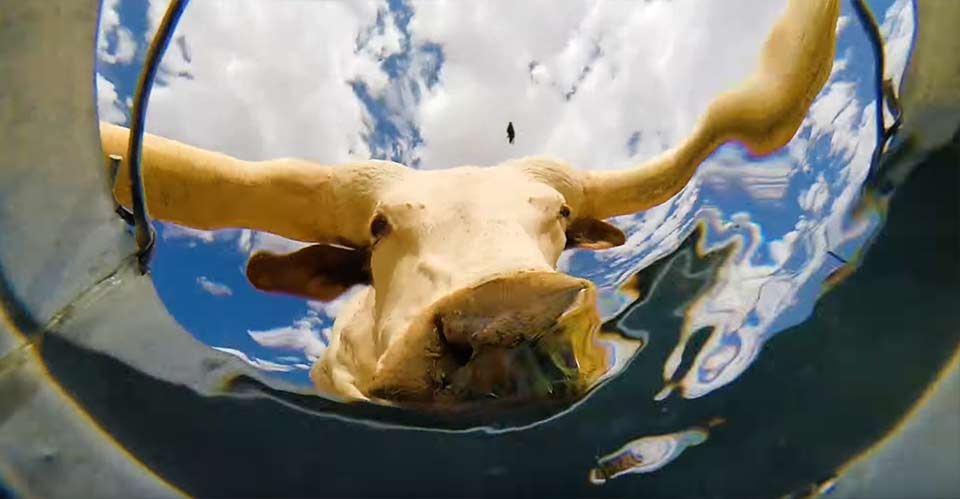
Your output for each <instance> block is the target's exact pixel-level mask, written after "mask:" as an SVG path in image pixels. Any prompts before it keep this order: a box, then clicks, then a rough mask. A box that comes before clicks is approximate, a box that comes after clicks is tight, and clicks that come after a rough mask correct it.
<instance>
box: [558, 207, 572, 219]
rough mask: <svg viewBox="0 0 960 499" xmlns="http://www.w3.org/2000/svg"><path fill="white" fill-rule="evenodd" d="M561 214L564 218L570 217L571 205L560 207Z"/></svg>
mask: <svg viewBox="0 0 960 499" xmlns="http://www.w3.org/2000/svg"><path fill="white" fill-rule="evenodd" d="M560 216H561V217H563V218H570V207H569V206H567V205H563V206H561V207H560Z"/></svg>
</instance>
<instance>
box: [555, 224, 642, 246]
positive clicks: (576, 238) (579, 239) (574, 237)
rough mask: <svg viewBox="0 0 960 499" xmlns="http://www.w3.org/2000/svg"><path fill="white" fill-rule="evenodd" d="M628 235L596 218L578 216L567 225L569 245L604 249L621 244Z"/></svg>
mask: <svg viewBox="0 0 960 499" xmlns="http://www.w3.org/2000/svg"><path fill="white" fill-rule="evenodd" d="M626 240H627V236H625V235H624V234H623V231H622V230H620V229H618V228H617V227H616V226H614V225H611V224H609V223H607V222H604V221H603V220H599V219H596V218H578V219H576V220H574V221H573V222H571V223H570V225H569V226H567V246H566V248H565V249H570V248H586V249H595V250H602V249H608V248H614V247H616V246H620V245H621V244H623V243H624V242H626Z"/></svg>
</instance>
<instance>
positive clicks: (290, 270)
mask: <svg viewBox="0 0 960 499" xmlns="http://www.w3.org/2000/svg"><path fill="white" fill-rule="evenodd" d="M246 274H247V279H249V280H250V284H252V285H253V287H255V288H257V289H259V290H261V291H271V292H279V293H287V294H290V295H295V296H301V297H304V298H310V299H312V300H321V301H331V300H334V299H336V298H337V297H338V296H340V295H341V294H343V292H344V291H346V290H348V289H350V287H352V286H353V285H355V284H369V283H370V251H369V250H368V249H367V248H359V249H351V248H344V247H339V246H330V245H326V244H314V245H311V246H307V247H305V248H302V249H299V250H297V251H294V252H293V253H288V254H285V255H280V254H276V253H271V252H267V251H259V252H257V253H254V254H253V256H251V257H250V260H249V261H248V262H247V268H246Z"/></svg>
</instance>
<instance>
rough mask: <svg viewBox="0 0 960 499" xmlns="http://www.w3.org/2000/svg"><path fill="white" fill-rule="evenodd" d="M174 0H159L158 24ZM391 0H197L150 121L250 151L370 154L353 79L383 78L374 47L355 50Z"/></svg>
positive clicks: (153, 19)
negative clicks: (351, 0) (385, 2)
mask: <svg viewBox="0 0 960 499" xmlns="http://www.w3.org/2000/svg"><path fill="white" fill-rule="evenodd" d="M165 5H166V1H162V0H152V1H151V2H150V9H149V19H150V26H151V27H155V26H156V25H157V23H158V21H159V19H160V18H161V17H162V12H163V10H164V8H165ZM382 6H383V2H292V1H276V2H262V1H257V0H207V1H203V2H192V3H191V4H190V5H189V7H188V8H187V9H186V11H185V12H184V14H183V16H182V18H181V19H180V23H179V25H178V27H177V30H176V35H175V36H177V37H180V36H182V37H183V41H182V42H178V44H173V43H171V45H170V48H169V49H168V50H167V53H166V54H165V56H164V60H163V67H162V69H163V71H164V81H165V84H164V85H160V86H157V87H155V88H154V91H153V94H152V97H151V104H150V108H149V110H148V120H147V126H148V130H149V131H150V132H153V133H157V134H160V135H163V136H167V137H170V138H173V139H176V140H181V141H184V142H187V143H191V144H194V145H197V146H199V147H204V148H208V149H213V150H217V151H221V152H225V153H228V154H231V155H234V156H237V157H239V158H243V159H249V160H259V159H267V158H276V157H284V156H293V157H300V158H306V159H313V160H317V161H320V162H326V163H338V162H344V161H348V160H350V159H356V158H368V157H369V150H368V148H367V145H366V143H365V141H364V138H363V133H364V132H365V130H366V127H365V120H366V119H367V117H366V115H365V112H364V110H363V107H362V105H361V103H360V101H359V100H358V99H357V98H356V97H355V95H354V93H353V90H352V89H351V87H350V84H349V82H350V81H352V80H360V81H367V80H371V81H372V80H377V79H379V80H383V75H382V71H381V70H380V68H379V66H378V64H377V61H376V58H375V56H374V55H371V54H369V53H368V52H364V51H361V52H357V51H356V48H357V47H356V41H357V39H358V37H359V36H360V34H361V33H362V32H363V30H364V29H366V28H368V27H369V26H371V25H373V24H374V23H375V20H376V14H377V9H378V8H380V7H382ZM388 38H389V36H387V35H385V36H384V40H383V46H384V49H385V50H386V49H387V48H389V45H390V44H389V43H388V41H389V40H388ZM181 45H182V46H181ZM185 52H189V55H187V54H186V53H185Z"/></svg>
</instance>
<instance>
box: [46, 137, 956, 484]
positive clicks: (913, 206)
mask: <svg viewBox="0 0 960 499" xmlns="http://www.w3.org/2000/svg"><path fill="white" fill-rule="evenodd" d="M958 163H960V153H958V147H956V145H955V146H954V147H952V148H948V149H947V150H944V151H942V152H940V153H938V154H937V155H935V156H933V157H931V158H930V159H929V160H928V161H926V162H925V163H924V164H922V165H921V166H920V167H918V169H917V170H916V171H914V172H913V173H912V174H911V176H910V178H909V179H908V181H907V183H906V184H905V185H904V186H903V187H901V188H900V189H899V190H898V192H897V194H896V196H895V197H894V199H893V202H892V206H891V209H890V213H889V219H888V221H887V223H886V225H885V227H884V228H883V230H882V232H881V233H880V235H879V236H878V238H877V240H876V242H875V243H874V244H873V245H872V247H871V249H870V251H869V252H868V253H867V254H866V255H865V257H864V258H863V260H862V262H861V265H862V266H861V267H860V268H859V269H858V270H857V271H856V272H855V273H853V274H852V275H851V276H850V277H848V278H846V279H845V280H843V281H841V282H840V283H839V284H838V285H837V286H836V287H835V288H834V289H833V290H832V291H831V292H830V293H828V294H826V295H825V296H824V297H822V298H821V300H820V301H819V302H818V304H817V307H816V309H815V311H814V314H813V315H812V316H811V317H810V318H809V319H808V320H807V321H805V322H804V323H802V324H800V325H799V326H797V327H794V328H792V329H790V330H787V331H784V332H783V333H781V334H779V335H778V336H777V337H776V338H775V339H773V340H771V341H770V342H769V343H767V344H766V345H765V346H764V352H763V354H762V355H761V356H760V357H759V358H758V360H757V361H756V362H755V363H754V364H753V365H752V366H751V367H750V369H749V370H748V371H747V372H746V373H744V374H743V375H742V376H741V377H740V378H739V379H738V380H737V381H736V382H734V383H732V384H730V385H728V386H726V387H724V388H721V389H719V390H717V391H715V392H713V393H711V394H710V395H709V396H706V397H702V398H698V399H692V400H686V399H682V398H680V397H676V396H671V397H668V398H667V399H666V400H664V401H662V402H655V401H654V400H653V397H654V395H655V394H656V393H657V392H658V391H659V389H660V388H661V386H662V381H663V380H662V377H661V376H662V366H663V363H664V360H665V359H666V357H667V355H669V352H670V350H671V348H672V347H673V345H675V344H676V340H677V338H676V335H677V334H678V331H679V330H680V328H679V324H680V321H681V320H682V318H681V317H679V316H677V315H676V314H675V313H674V312H675V311H676V310H677V309H678V308H682V307H683V306H684V305H685V304H686V303H688V302H689V301H690V300H691V299H693V298H694V297H695V296H696V295H697V293H698V292H700V291H702V290H703V289H704V287H705V286H706V285H707V284H708V283H709V281H710V278H711V276H712V272H713V270H714V269H716V268H717V267H718V265H720V264H722V261H723V259H724V256H725V255H724V254H723V251H718V252H714V253H711V254H707V255H697V254H696V252H695V251H693V249H692V243H693V242H695V238H696V237H697V234H696V233H694V234H693V235H692V236H691V239H688V244H685V245H684V246H683V247H682V248H681V249H680V250H678V252H676V253H674V254H673V255H671V256H670V257H668V258H667V259H664V260H663V261H661V262H658V263H657V264H656V265H654V266H651V267H650V268H648V269H646V270H645V271H644V274H643V275H641V276H639V277H638V279H636V280H635V282H636V283H637V285H638V286H640V287H641V288H642V289H644V290H645V293H644V295H646V296H647V299H645V300H642V301H641V302H639V303H638V304H637V306H635V307H632V308H631V309H630V310H628V311H627V312H625V313H624V314H623V316H622V317H621V318H622V321H619V322H617V323H616V324H620V327H624V328H629V329H631V330H640V329H642V330H645V331H647V333H648V337H649V343H648V344H647V345H646V346H645V348H644V349H643V350H642V351H641V352H640V353H639V354H638V355H637V357H636V358H635V359H634V360H633V362H632V363H631V364H630V366H629V367H628V368H627V369H626V370H625V371H624V372H623V373H622V374H621V375H619V376H618V377H616V378H614V379H612V380H611V381H610V382H609V383H607V384H606V385H604V386H602V387H601V388H599V389H598V390H596V391H595V392H594V393H593V394H592V395H591V396H590V397H589V398H588V399H587V400H586V401H585V402H583V403H582V404H581V405H580V406H578V407H577V408H576V409H575V410H573V411H570V412H568V413H566V414H563V415H561V416H559V417H557V418H554V419H552V420H550V421H547V422H544V423H542V424H539V425H536V426H534V427H532V428H529V429H526V430H522V431H512V432H506V433H498V434H491V433H486V432H482V431H471V432H459V433H443V432H436V431H421V430H412V429H408V430H384V429H376V428H371V427H369V426H365V425H361V424H357V423H355V422H350V421H345V420H341V419H334V418H329V417H323V416H318V415H314V414H310V413H308V412H305V411H303V410H299V409H295V408H292V407H290V406H287V405H284V404H281V403H278V402H277V401H275V400H271V399H268V398H263V397H261V398H247V399H241V398H235V397H220V398H204V397H201V396H198V395H197V394H195V393H194V392H192V391H190V390H189V389H187V388H184V387H180V386H175V385H172V384H168V383H166V382H163V381H159V380H156V379H152V378H150V377H148V376H145V375H143V374H141V373H139V372H138V371H135V370H133V369H131V368H130V367H128V366H126V365H124V364H122V363H120V362H118V361H116V360H114V359H111V358H109V357H107V356H105V355H102V354H97V353H92V352H89V351H86V350H82V349H79V348H77V347H76V346H74V345H72V344H70V343H68V342H67V341H65V340H63V339H62V338H59V337H57V336H56V335H48V336H47V337H46V338H45V340H44V342H43V345H42V355H43V358H44V360H45V361H46V362H47V364H48V368H49V369H50V371H51V373H52V375H53V376H54V377H55V378H57V380H58V382H60V383H61V384H62V385H63V386H64V387H65V389H66V390H67V391H68V392H69V393H70V394H71V395H72V396H74V397H75V398H76V400H77V401H78V402H79V403H80V404H81V405H82V406H84V407H85V408H86V409H87V410H88V411H89V412H90V413H91V415H92V416H93V417H94V418H95V419H96V420H98V421H99V422H100V424H101V425H102V426H103V428H104V429H105V430H106V431H108V432H109V433H111V434H112V435H113V436H114V437H115V438H116V439H117V440H118V441H119V442H120V443H122V444H123V445H124V446H126V447H127V448H128V449H129V450H130V451H131V452H132V453H133V454H134V455H136V456H138V457H139V458H140V459H141V460H142V461H143V462H144V463H145V464H146V465H147V466H148V467H150V468H151V469H153V470H154V471H155V472H156V473H158V474H159V475H160V476H162V477H164V478H165V479H167V480H169V481H170V482H171V483H173V484H175V485H176V486H178V487H180V488H182V489H183V490H185V491H186V492H188V493H190V494H194V495H198V496H204V497H225V496H233V497H237V496H270V497H282V496H300V497H303V496H341V497H342V496H365V497H370V496H391V497H409V496H418V497H423V496H486V495H510V496H537V497H540V496H546V497H557V496H605V497H606V496H610V497H613V496H619V497H622V496H633V497H636V496H670V497H677V496H686V497H689V496H700V497H705V496H710V497H758V496H763V497H771V496H773V497H779V496H782V495H784V494H790V493H798V494H800V493H804V492H806V491H808V490H809V487H810V486H811V485H812V484H816V483H817V482H819V481H821V480H824V479H826V478H829V477H830V476H831V475H832V474H833V473H834V472H835V471H836V470H837V468H838V467H839V466H841V465H842V464H843V463H844V462H846V461H848V460H849V459H851V458H852V457H854V456H855V455H857V454H858V453H860V452H862V451H863V450H864V449H866V448H867V447H868V446H870V445H871V444H872V443H874V442H876V441H877V440H878V439H879V438H881V437H882V436H883V435H884V434H886V433H887V432H889V431H890V430H891V429H893V428H894V426H895V425H896V424H897V423H898V421H899V420H900V419H901V417H902V416H903V415H904V413H905V412H906V411H907V410H908V409H909V408H910V407H911V405H912V404H913V403H914V402H915V401H916V400H917V398H918V397H919V396H920V395H921V393H922V392H923V391H924V389H925V388H926V387H927V386H928V385H929V384H930V383H931V381H932V380H933V379H934V377H935V376H936V374H937V373H938V371H939V370H940V369H941V367H942V366H943V365H944V363H945V362H946V361H947V360H948V358H949V357H950V356H951V355H952V354H953V352H954V351H955V349H956V348H957V346H958V343H960V329H958V328H957V327H956V325H957V324H960V308H958V307H957V306H956V304H957V303H958V302H960V241H958V238H960V236H958V227H960V205H958V199H960V170H958V167H957V166H958ZM658 273H665V274H663V275H662V276H661V277H662V278H661V279H654V277H656V276H657V274H658ZM654 281H657V282H658V283H659V284H658V285H657V286H655V287H652V286H650V285H649V283H652V282H654ZM644 283H647V284H644ZM618 319H620V318H618ZM613 322H614V321H611V323H610V324H608V328H610V327H613V326H615V325H616V324H614V323H613ZM697 341H698V340H697V339H696V338H695V339H694V340H693V344H692V345H691V348H690V350H691V351H696V349H697V348H696V346H697V345H696V343H697ZM699 341H702V339H700V340H699ZM688 364H689V359H684V361H683V363H682V364H681V367H680V369H679V370H678V375H679V374H682V373H683V371H684V370H685V369H686V366H687V365H688ZM242 381H243V380H239V381H238V384H237V387H238V388H243V387H246V388H256V387H255V386H252V385H250V384H249V383H247V384H244V383H243V382H242ZM307 399H308V398H304V399H301V400H296V399H291V401H292V402H295V403H300V404H301V405H303V406H305V407H309V408H311V409H312V410H315V411H318V412H328V411H331V410H333V409H334V406H333V405H329V404H324V403H322V402H319V401H317V399H315V398H309V400H307ZM338 410H339V412H341V413H345V412H349V413H352V414H353V415H355V416H362V417H365V418H370V419H376V420H381V421H386V422H398V423H404V424H419V423H424V424H430V425H438V426H447V427H451V428H458V427H460V428H462V427H469V426H470V424H471V421H470V420H469V418H466V419H463V420H459V421H456V420H454V421H451V420H445V419H443V418H440V419H436V418H434V419H429V418H421V417H419V416H416V415H412V414H407V413H403V412H400V411H390V410H386V409H382V408H369V407H367V408H364V407H362V406H358V407H356V408H353V409H346V410H344V409H338ZM554 410H556V408H542V409H541V411H542V412H541V413H534V414H531V413H525V414H511V415H505V416H504V417H502V418H500V419H499V420H497V421H495V422H494V423H496V424H499V425H501V426H510V425H513V424H516V423H520V422H529V421H531V420H536V419H538V418H539V417H542V416H544V415H546V414H549V413H550V412H551V411H554ZM717 420H722V421H724V422H723V424H720V425H718V426H716V427H714V428H712V429H711V430H710V436H709V438H708V439H707V441H705V442H703V443H701V444H700V445H697V446H695V447H691V448H689V449H688V450H687V451H686V452H685V453H684V454H683V455H681V456H680V457H679V458H678V459H677V460H676V461H674V462H673V463H671V464H669V465H668V466H666V467H664V468H663V469H661V470H659V471H657V472H654V473H650V474H643V475H629V476H625V477H621V478H617V479H614V480H610V481H607V482H606V483H605V484H604V485H602V486H596V485H592V484H591V483H590V482H589V481H588V472H589V471H590V470H591V469H592V468H594V467H595V466H596V465H597V459H598V457H600V456H603V455H606V454H609V453H611V452H613V451H615V450H616V449H618V448H620V447H621V446H623V445H624V444H625V443H627V442H628V441H631V440H634V439H637V438H639V437H644V436H649V435H659V434H666V433H672V432H676V431H681V430H686V429H689V428H692V427H698V426H705V425H707V424H708V423H709V422H710V421H717Z"/></svg>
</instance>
